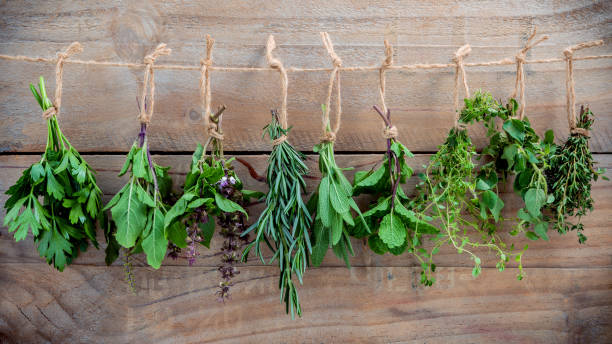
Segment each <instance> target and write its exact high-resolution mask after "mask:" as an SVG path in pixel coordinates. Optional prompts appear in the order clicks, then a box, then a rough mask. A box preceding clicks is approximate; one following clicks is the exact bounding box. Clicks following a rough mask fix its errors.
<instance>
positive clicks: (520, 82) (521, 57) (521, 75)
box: [512, 27, 548, 120]
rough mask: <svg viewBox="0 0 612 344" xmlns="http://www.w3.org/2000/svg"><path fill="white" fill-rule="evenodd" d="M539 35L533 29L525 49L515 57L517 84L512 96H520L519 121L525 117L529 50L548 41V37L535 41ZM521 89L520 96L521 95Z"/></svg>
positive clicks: (535, 29)
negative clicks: (526, 64) (525, 69)
mask: <svg viewBox="0 0 612 344" xmlns="http://www.w3.org/2000/svg"><path fill="white" fill-rule="evenodd" d="M536 33H537V27H536V28H534V29H533V32H532V33H531V35H530V36H529V38H528V39H527V44H525V47H523V49H521V50H520V51H519V52H518V53H517V54H516V56H515V57H514V58H515V60H516V82H515V84H514V93H513V94H512V98H516V97H517V95H520V98H521V99H520V107H519V119H521V120H522V119H523V117H524V116H525V72H524V64H525V58H526V57H527V51H529V49H531V48H533V47H535V46H536V45H538V44H540V43H541V42H543V41H545V40H547V39H548V36H542V37H540V38H539V39H538V40H536V41H534V40H533V39H534V38H535V36H536ZM519 89H520V94H519Z"/></svg>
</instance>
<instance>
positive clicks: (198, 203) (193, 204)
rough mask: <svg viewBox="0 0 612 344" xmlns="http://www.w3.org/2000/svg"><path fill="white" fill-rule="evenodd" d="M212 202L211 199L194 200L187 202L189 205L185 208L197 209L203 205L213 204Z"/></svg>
mask: <svg viewBox="0 0 612 344" xmlns="http://www.w3.org/2000/svg"><path fill="white" fill-rule="evenodd" d="M213 201H214V200H213V199H212V198H196V199H194V200H193V201H191V202H189V204H188V205H187V208H189V209H195V208H199V207H201V206H203V205H204V204H207V205H210V204H212V203H213Z"/></svg>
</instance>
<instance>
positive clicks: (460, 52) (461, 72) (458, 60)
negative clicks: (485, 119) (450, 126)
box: [453, 44, 472, 129]
mask: <svg viewBox="0 0 612 344" xmlns="http://www.w3.org/2000/svg"><path fill="white" fill-rule="evenodd" d="M471 51H472V48H471V47H470V45H469V44H466V45H464V46H462V47H461V48H459V49H457V51H456V52H455V56H454V57H453V62H454V63H455V87H454V89H453V97H454V99H455V128H457V129H458V128H459V117H460V116H461V111H460V110H461V109H460V108H459V78H460V77H461V79H462V82H463V88H464V89H465V96H466V98H469V96H470V88H469V87H468V84H467V78H466V76H465V67H464V65H463V59H464V58H465V57H466V56H467V55H468V54H469V53H470V52H471Z"/></svg>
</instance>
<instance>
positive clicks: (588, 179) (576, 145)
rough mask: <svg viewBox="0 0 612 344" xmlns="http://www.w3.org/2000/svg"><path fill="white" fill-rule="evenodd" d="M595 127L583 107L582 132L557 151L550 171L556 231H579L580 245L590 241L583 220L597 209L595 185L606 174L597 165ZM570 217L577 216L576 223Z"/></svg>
mask: <svg viewBox="0 0 612 344" xmlns="http://www.w3.org/2000/svg"><path fill="white" fill-rule="evenodd" d="M592 125H593V113H592V112H591V110H589V108H585V107H584V106H582V107H581V108H580V114H579V116H578V121H577V123H576V127H577V128H578V129H579V130H574V132H573V133H571V136H570V137H569V138H568V139H567V141H566V142H565V144H564V145H563V146H562V147H558V148H557V150H556V153H555V154H554V155H553V156H552V158H551V159H550V168H549V169H547V170H546V176H547V177H548V188H549V190H550V193H551V194H552V196H553V197H554V200H553V201H552V203H549V204H548V205H547V207H548V208H550V210H551V211H552V214H553V220H554V228H555V229H556V230H557V231H558V232H559V233H562V234H564V233H566V232H568V231H574V230H575V231H576V232H577V234H578V242H580V243H584V242H585V241H586V240H587V238H586V236H585V235H584V234H583V233H582V231H583V230H584V225H583V224H582V222H581V218H582V216H584V215H586V214H587V213H588V212H590V211H592V210H593V198H592V196H591V185H592V183H593V182H595V181H597V179H598V178H599V177H600V176H602V175H603V173H605V172H606V170H605V169H601V168H598V169H595V166H594V165H595V162H594V161H593V154H592V153H591V150H590V148H589V136H588V135H589V131H590V130H591V126H592ZM602 178H603V179H605V180H609V179H608V178H607V177H605V176H602ZM570 217H576V223H573V222H572V221H571V220H570V219H569V218H570Z"/></svg>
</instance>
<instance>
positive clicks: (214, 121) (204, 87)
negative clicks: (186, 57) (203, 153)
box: [200, 35, 226, 140]
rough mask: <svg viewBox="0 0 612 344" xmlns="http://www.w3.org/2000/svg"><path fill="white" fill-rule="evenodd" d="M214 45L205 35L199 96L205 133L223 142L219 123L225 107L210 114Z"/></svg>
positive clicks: (209, 37) (212, 40)
mask: <svg viewBox="0 0 612 344" xmlns="http://www.w3.org/2000/svg"><path fill="white" fill-rule="evenodd" d="M214 44H215V40H214V39H213V38H212V37H211V36H210V35H206V58H203V59H201V60H200V96H201V98H202V103H203V104H202V105H203V107H204V124H205V126H206V132H207V134H208V136H209V137H214V138H216V139H218V140H223V138H224V136H223V133H222V132H221V127H220V125H219V121H220V120H221V115H222V114H223V111H225V109H226V107H225V105H222V106H221V107H219V109H218V110H217V112H216V113H214V114H213V113H212V112H211V110H210V107H211V105H210V104H211V98H212V97H211V88H210V68H209V67H210V66H212V63H213V61H212V49H213V46H214Z"/></svg>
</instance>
